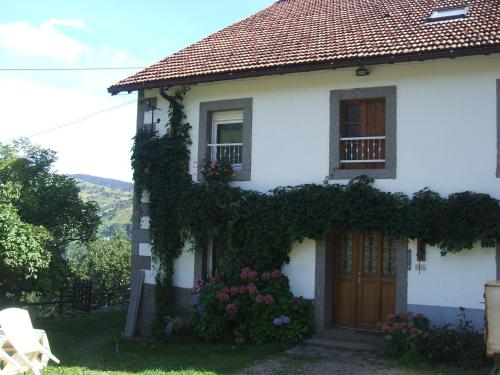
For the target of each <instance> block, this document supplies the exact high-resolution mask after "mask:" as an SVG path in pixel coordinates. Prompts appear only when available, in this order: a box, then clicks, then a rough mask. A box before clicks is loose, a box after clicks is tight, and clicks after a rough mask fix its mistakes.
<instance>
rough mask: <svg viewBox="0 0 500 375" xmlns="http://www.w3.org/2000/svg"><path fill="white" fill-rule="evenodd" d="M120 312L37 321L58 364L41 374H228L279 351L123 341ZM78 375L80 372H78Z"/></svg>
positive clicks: (122, 313)
mask: <svg viewBox="0 0 500 375" xmlns="http://www.w3.org/2000/svg"><path fill="white" fill-rule="evenodd" d="M125 315H126V313H125V311H114V312H107V313H98V314H90V315H84V316H78V317H73V318H55V319H43V320H38V321H37V322H36V323H35V324H36V326H37V328H42V329H45V330H46V332H47V335H48V337H49V341H50V345H51V349H52V351H53V352H54V353H55V355H56V356H58V357H59V358H60V359H61V362H62V363H61V365H60V366H53V367H52V366H51V367H49V368H48V370H46V371H44V374H70V373H71V374H74V373H75V371H76V370H75V368H83V369H85V371H87V372H85V373H89V374H92V372H93V371H95V372H102V371H109V372H112V373H114V372H116V373H120V374H123V373H151V374H156V373H158V374H160V373H172V374H175V373H182V374H207V373H208V374H210V373H215V374H232V373H234V372H235V371H237V370H239V369H242V368H244V367H246V366H248V365H250V364H251V363H252V362H254V361H255V360H258V359H262V358H264V357H266V356H267V355H268V354H273V353H277V352H280V351H282V350H283V349H284V346H276V345H272V346H270V345H267V346H244V347H233V346H231V345H228V344H214V343H204V342H199V341H194V340H182V341H177V342H174V341H172V342H169V343H146V342H139V341H130V340H124V339H122V338H121V336H120V333H121V331H122V330H123V327H124V324H125ZM78 372H80V370H78Z"/></svg>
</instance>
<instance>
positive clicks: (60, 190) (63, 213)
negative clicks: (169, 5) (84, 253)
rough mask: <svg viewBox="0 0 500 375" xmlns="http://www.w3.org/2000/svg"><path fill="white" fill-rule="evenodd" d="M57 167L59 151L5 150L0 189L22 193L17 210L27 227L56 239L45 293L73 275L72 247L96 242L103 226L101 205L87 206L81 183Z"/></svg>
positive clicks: (22, 146) (0, 157)
mask: <svg viewBox="0 0 500 375" xmlns="http://www.w3.org/2000/svg"><path fill="white" fill-rule="evenodd" d="M55 161H56V155H55V152H54V151H51V150H48V149H44V148H41V147H38V146H35V145H32V144H31V143H30V142H29V141H28V140H26V139H20V140H16V141H14V142H13V143H12V144H10V145H0V184H11V185H13V186H15V187H16V188H17V189H18V192H19V194H18V195H17V196H16V197H15V198H14V199H13V200H12V204H13V206H14V207H15V208H16V210H17V212H18V214H19V217H20V218H21V220H22V221H23V222H25V223H29V224H32V225H34V226H37V227H40V226H41V227H44V228H46V229H47V231H48V232H49V233H50V239H49V240H48V242H47V245H46V247H47V249H48V250H49V251H50V253H51V256H50V257H47V259H50V267H49V270H47V272H44V273H43V274H41V275H40V277H39V281H38V285H37V286H41V287H45V288H50V287H51V286H52V285H53V284H60V283H61V282H62V281H63V279H64V277H65V276H66V275H67V269H66V262H65V260H64V258H63V253H64V251H65V248H66V246H67V245H68V244H69V243H70V242H72V241H79V242H83V243H86V242H89V241H92V240H93V239H94V238H95V235H96V232H97V228H98V225H99V222H100V218H99V216H98V206H97V204H96V203H95V202H83V201H82V199H81V198H80V196H79V188H78V186H77V183H76V181H75V180H74V179H73V178H71V177H68V176H65V175H61V174H58V173H55V172H54V171H53V164H54V162H55Z"/></svg>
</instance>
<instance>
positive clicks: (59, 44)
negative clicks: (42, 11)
mask: <svg viewBox="0 0 500 375" xmlns="http://www.w3.org/2000/svg"><path fill="white" fill-rule="evenodd" d="M56 26H68V27H72V28H79V29H82V28H85V24H84V23H83V21H80V20H73V19H67V20H64V19H50V20H48V21H46V22H44V23H42V24H41V25H39V26H32V25H30V24H29V23H27V22H24V21H19V22H12V23H6V24H2V25H0V46H2V47H3V48H6V49H9V50H13V51H17V52H20V53H23V54H27V55H31V56H46V57H51V58H54V59H56V60H61V61H76V60H77V59H78V58H79V57H80V56H81V55H82V54H84V53H86V52H89V51H91V48H90V47H88V46H86V45H85V44H83V43H81V42H80V41H78V40H76V39H74V38H71V37H69V36H67V35H65V34H64V33H62V32H61V31H60V30H59V29H57V28H56Z"/></svg>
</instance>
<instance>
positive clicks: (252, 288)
mask: <svg viewBox="0 0 500 375" xmlns="http://www.w3.org/2000/svg"><path fill="white" fill-rule="evenodd" d="M248 293H249V294H250V295H252V296H253V295H255V294H257V287H256V286H255V285H253V284H250V285H248Z"/></svg>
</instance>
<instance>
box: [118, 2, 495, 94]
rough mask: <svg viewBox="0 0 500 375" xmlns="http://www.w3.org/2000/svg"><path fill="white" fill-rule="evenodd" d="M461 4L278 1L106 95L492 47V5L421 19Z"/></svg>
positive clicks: (474, 5)
mask: <svg viewBox="0 0 500 375" xmlns="http://www.w3.org/2000/svg"><path fill="white" fill-rule="evenodd" d="M464 2H465V0H281V1H278V2H276V3H274V4H273V5H271V6H270V7H268V8H266V9H264V10H262V11H261V12H259V13H256V14H254V15H252V16H250V17H248V18H246V19H244V20H243V21H240V22H237V23H235V24H233V25H231V26H228V27H226V28H224V29H222V30H220V31H218V32H216V33H214V34H212V35H210V36H208V37H206V38H205V39H203V40H201V41H199V42H197V43H194V44H192V45H190V46H188V47H186V48H184V49H183V50H181V51H179V52H177V53H174V54H172V55H170V56H168V57H166V58H165V59H163V60H161V61H159V62H158V63H156V64H153V65H151V66H150V67H148V68H146V69H144V70H142V71H140V72H138V73H136V74H134V75H133V76H131V77H128V78H126V79H124V80H122V81H120V82H118V83H117V84H116V85H113V86H111V87H110V89H109V91H110V92H119V91H122V90H130V89H137V88H140V87H141V86H143V85H147V84H152V83H160V82H162V83H165V84H168V82H169V81H174V80H179V79H183V78H186V79H189V78H191V79H192V78H195V77H201V76H211V75H216V74H222V73H233V72H245V71H258V70H265V69H269V68H278V67H286V66H293V65H301V64H302V65H303V64H310V63H328V62H332V63H335V62H338V61H346V60H359V59H363V58H365V59H366V58H370V57H394V56H403V55H411V54H419V53H427V52H439V51H449V50H450V49H460V48H471V47H473V48H483V47H491V46H499V47H500V1H499V0H467V2H466V4H467V5H468V6H469V12H468V14H467V17H466V18H462V19H455V20H448V21H439V22H427V18H428V17H429V15H430V14H431V12H432V11H433V10H434V9H439V8H445V7H450V6H459V5H464V4H465V3H464ZM478 53H479V52H478ZM333 66H334V65H333Z"/></svg>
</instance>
